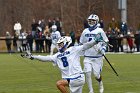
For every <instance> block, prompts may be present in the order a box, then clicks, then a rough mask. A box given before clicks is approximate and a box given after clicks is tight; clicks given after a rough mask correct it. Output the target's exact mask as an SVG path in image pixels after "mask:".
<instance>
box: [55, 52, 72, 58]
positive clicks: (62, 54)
mask: <svg viewBox="0 0 140 93" xmlns="http://www.w3.org/2000/svg"><path fill="white" fill-rule="evenodd" d="M68 54H70V51H66V52H63V53H61V54H59V55H58V56H57V58H59V57H63V56H65V55H68Z"/></svg>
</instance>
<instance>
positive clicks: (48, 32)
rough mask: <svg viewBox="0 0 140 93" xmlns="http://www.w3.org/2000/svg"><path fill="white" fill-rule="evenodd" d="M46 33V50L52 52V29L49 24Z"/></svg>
mask: <svg viewBox="0 0 140 93" xmlns="http://www.w3.org/2000/svg"><path fill="white" fill-rule="evenodd" d="M44 35H45V37H46V39H45V47H46V52H47V53H50V49H51V37H50V30H49V27H48V26H46V27H45V30H44Z"/></svg>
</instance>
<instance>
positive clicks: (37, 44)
mask: <svg viewBox="0 0 140 93" xmlns="http://www.w3.org/2000/svg"><path fill="white" fill-rule="evenodd" d="M34 38H35V46H36V47H35V50H36V52H39V33H38V32H36V34H35V36H34Z"/></svg>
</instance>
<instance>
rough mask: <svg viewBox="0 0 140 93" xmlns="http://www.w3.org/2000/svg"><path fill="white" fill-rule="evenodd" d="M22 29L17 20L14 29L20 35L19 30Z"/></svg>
mask: <svg viewBox="0 0 140 93" xmlns="http://www.w3.org/2000/svg"><path fill="white" fill-rule="evenodd" d="M21 29H22V27H21V24H20V23H19V22H18V21H17V22H16V23H15V25H14V30H15V32H16V34H18V35H20V30H21Z"/></svg>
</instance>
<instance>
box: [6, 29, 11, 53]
mask: <svg viewBox="0 0 140 93" xmlns="http://www.w3.org/2000/svg"><path fill="white" fill-rule="evenodd" d="M5 38H6V46H7V51H8V53H11V44H12V40H11V35H10V33H9V32H6V36H5Z"/></svg>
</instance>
